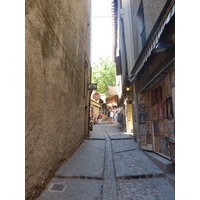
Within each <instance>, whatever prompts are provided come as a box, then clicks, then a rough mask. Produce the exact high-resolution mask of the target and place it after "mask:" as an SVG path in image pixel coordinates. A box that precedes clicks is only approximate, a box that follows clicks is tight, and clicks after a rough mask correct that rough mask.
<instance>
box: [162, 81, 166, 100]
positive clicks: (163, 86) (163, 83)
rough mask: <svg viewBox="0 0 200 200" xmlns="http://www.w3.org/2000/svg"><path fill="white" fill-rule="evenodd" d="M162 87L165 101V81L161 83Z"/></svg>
mask: <svg viewBox="0 0 200 200" xmlns="http://www.w3.org/2000/svg"><path fill="white" fill-rule="evenodd" d="M161 86H162V100H165V99H166V87H165V81H163V82H162V83H161Z"/></svg>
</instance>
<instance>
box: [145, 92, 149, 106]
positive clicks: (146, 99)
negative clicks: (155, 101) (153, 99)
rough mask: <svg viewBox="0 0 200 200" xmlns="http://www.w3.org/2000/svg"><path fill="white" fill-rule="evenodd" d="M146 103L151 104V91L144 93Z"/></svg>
mask: <svg viewBox="0 0 200 200" xmlns="http://www.w3.org/2000/svg"><path fill="white" fill-rule="evenodd" d="M144 105H145V106H150V92H145V93H144Z"/></svg>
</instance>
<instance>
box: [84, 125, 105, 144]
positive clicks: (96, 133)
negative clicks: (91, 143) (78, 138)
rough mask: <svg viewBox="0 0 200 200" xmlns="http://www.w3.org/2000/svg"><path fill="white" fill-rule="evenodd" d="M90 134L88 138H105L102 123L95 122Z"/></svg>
mask: <svg viewBox="0 0 200 200" xmlns="http://www.w3.org/2000/svg"><path fill="white" fill-rule="evenodd" d="M89 132H90V136H89V137H88V138H87V139H100V140H105V134H104V132H103V131H102V125H99V124H94V125H93V131H89Z"/></svg>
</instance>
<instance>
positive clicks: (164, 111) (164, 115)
mask: <svg viewBox="0 0 200 200" xmlns="http://www.w3.org/2000/svg"><path fill="white" fill-rule="evenodd" d="M166 118H167V109H166V100H164V101H163V119H166Z"/></svg>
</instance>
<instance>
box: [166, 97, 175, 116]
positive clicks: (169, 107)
mask: <svg viewBox="0 0 200 200" xmlns="http://www.w3.org/2000/svg"><path fill="white" fill-rule="evenodd" d="M166 110H167V119H172V118H173V111H172V97H169V98H167V99H166Z"/></svg>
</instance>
